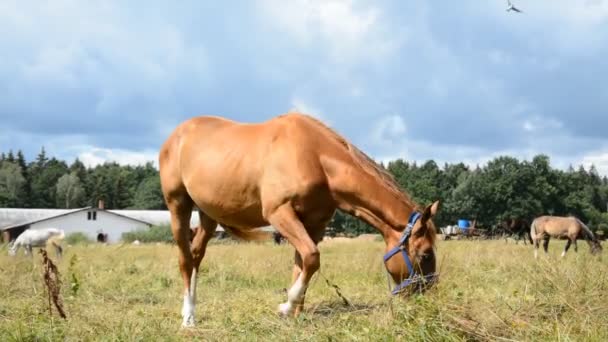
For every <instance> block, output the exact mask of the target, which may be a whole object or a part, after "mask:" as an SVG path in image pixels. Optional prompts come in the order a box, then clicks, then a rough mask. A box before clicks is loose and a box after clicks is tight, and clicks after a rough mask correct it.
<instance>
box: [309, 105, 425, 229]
mask: <svg viewBox="0 0 608 342" xmlns="http://www.w3.org/2000/svg"><path fill="white" fill-rule="evenodd" d="M300 115H303V116H304V117H306V118H307V119H308V120H310V121H311V122H313V123H314V124H316V126H318V127H320V128H322V129H323V130H324V132H325V133H327V134H328V135H329V136H331V137H332V138H334V139H335V140H337V141H338V142H339V143H340V144H341V145H342V146H344V147H345V148H346V150H347V151H348V152H349V154H350V156H351V157H352V158H353V160H354V161H355V162H356V163H355V164H356V165H358V166H360V167H361V168H362V169H363V171H365V172H366V173H367V174H369V175H371V176H373V177H375V178H376V179H378V180H379V181H380V182H381V183H382V184H383V185H384V186H385V187H386V189H388V190H389V191H390V192H391V193H392V194H394V195H395V196H396V197H397V198H398V199H399V200H401V201H403V202H404V203H406V204H408V205H409V206H411V207H412V208H413V209H414V210H419V211H420V210H422V209H423V208H421V207H420V206H419V205H418V204H416V203H415V202H414V201H413V200H412V199H411V197H410V196H409V194H408V193H407V192H406V191H405V190H404V189H402V188H401V187H400V186H399V184H398V183H397V181H396V180H395V178H394V177H393V175H392V174H391V173H390V172H388V171H387V170H386V169H384V168H382V167H381V166H380V165H378V163H376V162H375V161H374V160H373V159H372V158H370V157H369V156H368V155H367V154H365V153H364V152H363V151H361V150H360V149H358V148H357V147H356V146H355V145H353V144H351V143H350V142H349V141H348V140H346V139H345V138H344V137H343V136H342V135H340V134H339V133H338V132H336V131H335V130H334V129H332V128H331V127H329V126H327V125H325V124H324V123H323V122H321V121H320V120H319V119H317V118H315V117H312V116H310V115H306V114H302V113H300ZM430 230H432V229H430Z"/></svg>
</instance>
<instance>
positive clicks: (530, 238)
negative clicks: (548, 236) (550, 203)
mask: <svg viewBox="0 0 608 342" xmlns="http://www.w3.org/2000/svg"><path fill="white" fill-rule="evenodd" d="M528 222H529V221H528ZM532 223H534V222H532ZM530 230H532V225H530ZM523 231H524V232H525V229H524V230H523ZM534 231H535V232H536V228H534ZM528 240H529V241H530V244H534V241H532V233H530V234H528Z"/></svg>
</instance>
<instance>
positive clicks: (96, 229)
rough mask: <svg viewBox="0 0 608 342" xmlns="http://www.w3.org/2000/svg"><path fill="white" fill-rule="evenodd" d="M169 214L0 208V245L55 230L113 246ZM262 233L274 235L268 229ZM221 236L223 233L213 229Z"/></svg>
mask: <svg viewBox="0 0 608 342" xmlns="http://www.w3.org/2000/svg"><path fill="white" fill-rule="evenodd" d="M170 223H171V214H170V213H169V211H168V210H109V209H104V205H103V201H100V202H99V205H98V206H97V207H84V208H78V209H22V208H0V233H1V234H0V242H1V241H4V242H8V241H12V240H14V239H16V238H17V236H19V234H21V233H23V231H25V230H26V229H40V228H49V227H54V228H59V229H63V230H64V231H65V234H66V235H69V234H71V233H76V232H80V233H84V234H85V235H87V236H88V237H89V238H90V239H92V240H93V241H98V242H109V243H115V242H119V241H120V240H121V237H122V234H123V233H126V232H130V231H134V230H139V229H148V228H149V227H151V226H153V225H158V226H163V225H166V226H169V225H170ZM198 224H199V217H198V212H196V211H194V212H192V216H191V217H190V227H196V226H198ZM262 229H263V230H266V231H270V232H272V231H274V228H273V227H272V226H268V227H263V228H262ZM216 232H217V233H218V234H222V233H223V232H224V229H223V228H222V227H221V226H218V227H217V230H216Z"/></svg>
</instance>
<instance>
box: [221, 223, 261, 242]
mask: <svg viewBox="0 0 608 342" xmlns="http://www.w3.org/2000/svg"><path fill="white" fill-rule="evenodd" d="M222 228H224V230H225V231H227V232H228V233H230V235H232V236H235V237H237V238H239V239H241V240H245V241H263V240H270V239H271V238H272V234H270V233H268V232H265V231H262V230H259V229H252V230H241V229H238V228H232V227H226V226H222Z"/></svg>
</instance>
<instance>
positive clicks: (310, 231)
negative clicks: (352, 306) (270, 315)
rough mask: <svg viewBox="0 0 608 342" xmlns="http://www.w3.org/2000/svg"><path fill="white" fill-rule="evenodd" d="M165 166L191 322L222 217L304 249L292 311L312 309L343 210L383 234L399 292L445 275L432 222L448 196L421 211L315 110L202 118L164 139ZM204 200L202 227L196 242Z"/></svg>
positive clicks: (298, 252)
mask: <svg viewBox="0 0 608 342" xmlns="http://www.w3.org/2000/svg"><path fill="white" fill-rule="evenodd" d="M159 166H160V178H161V185H162V191H163V195H164V199H165V202H166V203H167V207H168V209H169V211H170V212H171V228H172V231H173V236H174V238H175V240H176V242H177V245H178V246H179V266H180V271H181V274H182V278H183V283H184V302H183V306H182V316H183V321H182V326H193V325H194V312H195V302H196V280H197V277H198V269H199V265H200V263H201V260H202V259H203V257H204V255H205V251H206V247H207V243H208V242H209V240H210V239H211V237H212V235H213V233H214V231H215V229H216V227H217V225H218V223H219V224H221V225H222V227H224V228H225V229H226V230H227V231H229V232H230V233H231V234H233V235H235V236H237V237H239V238H242V239H245V240H256V239H262V238H265V235H266V234H263V233H262V232H259V231H258V230H256V229H255V228H258V227H262V226H267V225H269V224H270V225H272V226H274V228H275V229H276V230H277V231H278V232H279V233H280V234H281V235H282V236H284V237H285V238H286V239H287V241H288V242H289V243H290V244H291V245H293V246H294V248H295V256H294V267H293V274H292V281H293V284H292V286H291V288H290V289H289V291H288V293H287V301H286V302H285V303H283V304H280V305H279V312H280V313H281V314H282V315H291V314H294V315H297V314H298V313H299V312H300V311H301V310H302V307H303V304H304V297H305V293H306V290H307V287H308V284H309V281H310V279H311V277H312V275H313V274H314V273H315V272H316V271H317V270H318V269H319V267H320V255H319V248H318V247H317V244H318V242H319V241H320V240H321V239H322V238H323V235H324V232H325V228H326V225H327V223H328V221H330V219H331V218H332V217H333V215H334V213H335V211H336V209H341V210H343V211H344V212H346V213H348V214H350V215H353V216H354V217H357V218H359V219H361V220H363V221H365V222H367V223H368V224H370V225H371V226H373V227H375V228H376V229H377V230H378V231H379V232H380V233H381V234H382V236H383V238H384V241H385V245H386V249H385V251H386V252H387V253H386V254H385V256H384V262H385V267H386V270H387V272H388V273H389V274H390V276H391V277H392V279H393V281H394V282H395V283H397V284H398V285H397V287H396V288H395V290H393V294H397V293H402V292H401V290H402V289H406V290H408V291H409V290H411V289H412V288H415V289H420V290H421V291H424V290H425V289H427V288H428V287H429V286H431V285H432V284H434V282H435V281H436V280H437V275H436V274H435V268H436V258H435V250H434V247H435V240H436V236H435V234H436V232H435V226H434V224H433V222H432V220H431V219H432V217H433V216H435V214H436V213H437V210H438V205H439V202H438V201H437V202H435V203H432V204H430V205H428V206H427V207H426V208H424V207H418V205H416V204H415V203H414V202H413V201H412V200H411V199H410V197H409V196H408V195H406V194H405V193H404V192H403V191H402V190H401V189H400V188H399V186H398V185H397V183H396V182H395V180H394V179H393V178H392V177H391V175H390V174H389V173H388V172H386V171H385V170H384V169H383V168H381V167H380V166H379V165H377V164H376V163H375V162H374V161H373V160H372V159H370V158H369V157H368V156H367V155H365V154H364V153H363V152H361V151H360V150H359V149H357V148H356V147H355V146H353V145H352V144H351V143H349V142H348V141H347V140H346V139H344V138H343V137H342V136H340V135H339V134H338V133H336V132H335V131H334V130H332V129H330V128H329V127H327V126H326V125H324V124H323V123H321V122H320V121H318V120H316V119H314V118H312V117H310V116H307V115H303V114H299V113H289V114H285V115H280V116H278V117H275V118H272V119H270V120H268V121H266V122H262V123H239V122H235V121H232V120H229V119H225V118H221V117H216V116H199V117H195V118H192V119H189V120H187V121H185V122H183V123H181V124H180V125H179V126H178V127H177V128H176V129H175V130H174V131H173V132H172V134H171V135H170V136H169V137H168V139H167V140H166V141H165V142H164V144H163V145H162V147H161V149H160V153H159ZM194 206H196V207H197V208H198V213H199V217H200V229H199V231H198V232H197V233H196V234H195V235H194V239H193V241H192V244H190V243H189V234H190V232H189V230H190V227H189V224H188V223H189V222H190V216H191V214H192V209H193V207H194ZM396 254H399V255H396ZM429 276H430V277H429ZM427 281H428V282H427ZM412 284H413V285H414V286H410V285H412Z"/></svg>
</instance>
